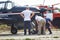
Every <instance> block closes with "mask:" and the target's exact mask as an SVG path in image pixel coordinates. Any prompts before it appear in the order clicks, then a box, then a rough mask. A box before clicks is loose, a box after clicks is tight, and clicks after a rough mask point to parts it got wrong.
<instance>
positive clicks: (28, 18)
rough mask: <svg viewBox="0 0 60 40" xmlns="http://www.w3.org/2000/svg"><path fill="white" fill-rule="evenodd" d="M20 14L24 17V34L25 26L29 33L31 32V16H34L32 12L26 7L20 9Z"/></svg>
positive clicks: (25, 32)
mask: <svg viewBox="0 0 60 40" xmlns="http://www.w3.org/2000/svg"><path fill="white" fill-rule="evenodd" d="M20 14H21V16H22V17H23V18H24V35H26V34H27V28H28V33H29V35H30V34H31V24H30V23H31V18H32V17H33V16H34V12H33V11H31V10H30V8H29V7H26V10H24V11H22V12H21V13H20Z"/></svg>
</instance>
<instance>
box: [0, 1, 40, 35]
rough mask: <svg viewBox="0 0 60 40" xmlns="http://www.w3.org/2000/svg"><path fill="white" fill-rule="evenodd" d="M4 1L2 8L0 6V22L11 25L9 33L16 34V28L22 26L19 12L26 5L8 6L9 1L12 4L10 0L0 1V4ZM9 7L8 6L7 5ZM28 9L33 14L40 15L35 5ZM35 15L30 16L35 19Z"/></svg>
mask: <svg viewBox="0 0 60 40" xmlns="http://www.w3.org/2000/svg"><path fill="white" fill-rule="evenodd" d="M2 3H5V6H4V8H2V7H1V8H0V23H1V24H7V25H9V26H11V33H12V34H16V33H17V30H18V29H21V28H23V18H22V17H21V16H20V12H22V11H23V10H25V9H26V7H25V6H24V7H17V6H12V7H10V3H11V4H12V2H11V1H6V2H0V4H2ZM7 5H9V7H10V8H8V6H7ZM30 10H32V11H34V12H35V15H40V13H39V10H38V9H36V8H35V7H30ZM35 15H34V17H33V18H32V21H34V20H35V19H34V18H35Z"/></svg>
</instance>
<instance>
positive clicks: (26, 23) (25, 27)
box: [24, 21, 31, 35]
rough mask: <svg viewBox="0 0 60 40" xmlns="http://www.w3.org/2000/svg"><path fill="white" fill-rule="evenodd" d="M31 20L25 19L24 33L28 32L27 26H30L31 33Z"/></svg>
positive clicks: (29, 31)
mask: <svg viewBox="0 0 60 40" xmlns="http://www.w3.org/2000/svg"><path fill="white" fill-rule="evenodd" d="M30 22H31V21H24V35H26V33H27V28H28V33H29V35H30V34H31V24H30Z"/></svg>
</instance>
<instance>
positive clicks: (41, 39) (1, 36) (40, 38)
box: [0, 29, 60, 40]
mask: <svg viewBox="0 0 60 40" xmlns="http://www.w3.org/2000/svg"><path fill="white" fill-rule="evenodd" d="M52 32H53V34H51V35H49V32H48V30H46V35H37V34H35V35H24V32H23V30H18V33H17V34H16V35H13V34H11V33H10V30H7V31H6V30H5V31H2V32H0V40H27V39H28V40H60V29H52Z"/></svg>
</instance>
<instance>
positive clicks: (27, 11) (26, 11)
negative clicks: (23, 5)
mask: <svg viewBox="0 0 60 40" xmlns="http://www.w3.org/2000/svg"><path fill="white" fill-rule="evenodd" d="M22 13H23V14H24V17H25V18H24V21H30V20H31V18H30V15H31V13H32V11H31V10H24V11H23V12H22Z"/></svg>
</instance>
